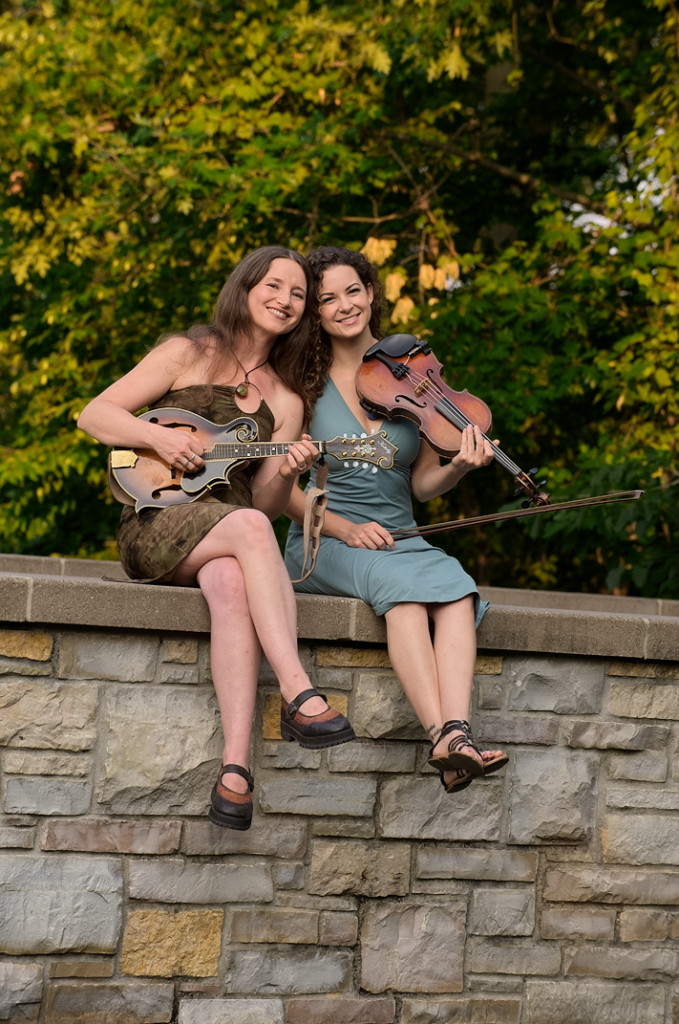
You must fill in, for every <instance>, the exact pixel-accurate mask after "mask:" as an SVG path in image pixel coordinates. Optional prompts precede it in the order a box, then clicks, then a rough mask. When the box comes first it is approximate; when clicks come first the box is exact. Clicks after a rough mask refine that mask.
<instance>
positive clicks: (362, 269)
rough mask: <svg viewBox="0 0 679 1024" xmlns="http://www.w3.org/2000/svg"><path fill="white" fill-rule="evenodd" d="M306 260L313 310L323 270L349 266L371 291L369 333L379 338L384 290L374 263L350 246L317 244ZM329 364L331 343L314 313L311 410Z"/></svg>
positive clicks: (309, 375)
mask: <svg viewBox="0 0 679 1024" xmlns="http://www.w3.org/2000/svg"><path fill="white" fill-rule="evenodd" d="M307 259H308V261H309V267H310V269H311V275H312V278H313V281H314V285H313V288H314V309H315V310H317V308H318V297H317V293H318V289H319V287H320V284H321V281H322V280H323V275H324V274H325V272H326V270H329V269H330V268H331V267H345V266H346V267H351V268H352V269H353V270H355V271H356V273H357V275H358V277H359V279H360V281H361V283H362V284H363V285H364V286H365V287H366V288H368V287H371V288H372V290H373V300H372V307H371V315H370V332H371V334H372V335H373V337H375V338H381V337H382V312H383V307H384V291H383V289H382V282H381V281H380V279H379V277H378V274H377V268H376V267H375V265H374V263H371V262H370V260H369V259H368V258H367V256H364V255H363V253H362V252H356V250H354V249H343V248H341V247H340V246H336V245H323V246H320V247H319V248H318V249H314V250H312V252H310V253H309V255H308V257H307ZM331 364H332V345H331V344H330V338H329V337H328V335H327V333H326V332H325V331H324V330H323V328H322V327H321V324H320V317H319V316H318V314H317V313H316V316H315V320H314V326H313V332H312V337H311V348H310V354H309V359H308V362H307V377H306V380H305V391H306V393H307V401H308V404H309V406H310V407H311V409H313V407H314V405H315V404H316V402H317V401H318V399H319V398H320V397H321V394H322V393H323V389H324V388H325V381H326V377H327V375H328V372H329V370H330V366H331Z"/></svg>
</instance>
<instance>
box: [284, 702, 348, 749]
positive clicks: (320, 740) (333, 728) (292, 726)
mask: <svg viewBox="0 0 679 1024" xmlns="http://www.w3.org/2000/svg"><path fill="white" fill-rule="evenodd" d="M311 697H321V698H322V699H323V700H325V697H324V696H323V694H322V693H319V692H318V690H314V689H310V690H303V691H302V693H300V694H299V695H298V696H297V697H295V699H294V700H292V701H290V703H289V704H285V702H283V703H282V704H281V736H282V737H283V739H284V740H297V742H298V743H299V745H300V747H304V748H305V749H307V750H320V749H322V748H323V747H334V746H337V744H338V743H348V742H349V740H355V739H356V734H355V733H354V730H353V729H352V728H351V725H350V724H349V722H348V721H347V719H346V718H345V717H344V715H341V714H340V713H339V711H335V710H334V709H333V708H326V710H325V711H321V713H320V714H319V715H303V714H302V713H301V712H300V710H299V709H300V708H301V706H302V704H304V703H305V702H306V701H308V700H309V699H310V698H311Z"/></svg>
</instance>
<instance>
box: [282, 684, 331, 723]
mask: <svg viewBox="0 0 679 1024" xmlns="http://www.w3.org/2000/svg"><path fill="white" fill-rule="evenodd" d="M312 697H320V698H321V700H325V695H324V694H322V693H319V692H318V690H314V688H313V687H312V688H311V689H310V690H302V692H301V693H298V694H297V696H296V697H295V699H294V700H291V701H290V703H289V704H288V708H287V711H288V714H289V715H290V718H294V717H295V715H296V714H297V712H298V711H299V709H300V708H301V706H302V704H305V703H306V702H307V701H308V700H310V699H311V698H312Z"/></svg>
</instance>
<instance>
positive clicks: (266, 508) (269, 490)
mask: <svg viewBox="0 0 679 1024" xmlns="http://www.w3.org/2000/svg"><path fill="white" fill-rule="evenodd" d="M279 409H280V410H281V412H282V415H281V417H280V420H279V423H278V425H277V426H276V428H275V430H274V431H273V433H272V435H271V440H272V441H274V442H280V441H293V443H291V444H290V446H289V448H288V452H287V454H286V455H281V456H271V457H269V458H266V459H264V460H263V462H262V465H261V466H260V468H259V469H258V470H257V472H256V473H255V475H254V477H253V480H252V503H253V505H254V506H255V508H258V509H260V511H262V512H266V514H267V515H268V516H269V518H270V519H274V518H275V517H276V516H278V515H280V514H281V512H284V511H285V509H286V506H287V505H288V503H289V501H290V496H291V493H292V491H293V489H294V490H297V491H299V488H298V487H295V484H296V482H297V480H298V479H299V476H300V474H301V473H305V472H306V471H307V470H308V469H309V468H310V467H311V466H312V465H313V463H314V461H315V460H316V458H317V457H318V449H317V448H316V447H315V445H313V444H312V443H311V437H310V435H309V434H303V435H302V437H301V440H299V441H294V439H295V438H298V437H300V434H301V430H302V418H303V407H302V401H301V399H300V398H299V396H298V395H290V394H286V395H285V396H284V398H283V400H282V401H281V402H280V403H279ZM300 494H301V492H300ZM303 506H304V497H303V496H302V508H303ZM302 515H304V512H302Z"/></svg>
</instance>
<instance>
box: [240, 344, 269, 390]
mask: <svg viewBox="0 0 679 1024" xmlns="http://www.w3.org/2000/svg"><path fill="white" fill-rule="evenodd" d="M231 351H232V352H233V358H234V359H235V360H236V362H237V363H238V365H239V366H240V368H241V370H242V371H243V374H244V379H243V380H242V381H241V382H240V384H237V385H236V394H237V395H238V397H239V398H247V395H248V391H249V390H250V388H251V387H252V388H254V389H255V391H257V392H259V397H260V398H261V397H262V392H261V391H260V390H259V388H258V387H257V385H256V384H255V383H254V382H253V381H251V380H250V374H251V373H254V372H255V370H258V369H259V368H260V366H266V364H267V363H268V362H269V357H268V356H267V358H266V359H264V360H263V361H262V362H261V363H257V365H256V366H253V367H252V369H250V370H246V369H245V367H244V366H243V364H242V363H241V361H240V359H239V358H238V356H237V355H236V353H235V352H234V351H233V349H231Z"/></svg>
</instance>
